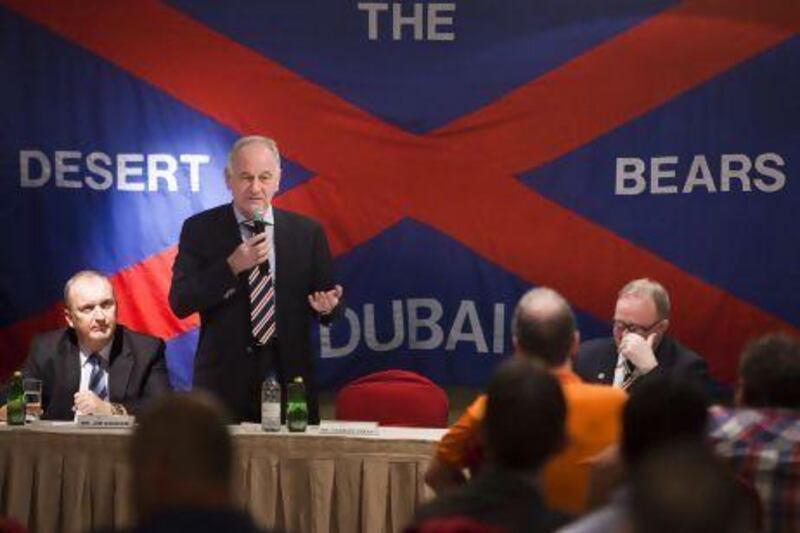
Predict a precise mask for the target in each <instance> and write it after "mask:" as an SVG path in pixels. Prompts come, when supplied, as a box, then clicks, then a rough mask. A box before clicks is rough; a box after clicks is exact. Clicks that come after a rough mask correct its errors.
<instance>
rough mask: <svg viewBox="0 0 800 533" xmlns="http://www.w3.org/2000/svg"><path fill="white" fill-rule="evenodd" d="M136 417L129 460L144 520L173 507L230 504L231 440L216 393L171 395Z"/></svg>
mask: <svg viewBox="0 0 800 533" xmlns="http://www.w3.org/2000/svg"><path fill="white" fill-rule="evenodd" d="M137 422H138V425H137V427H136V429H135V431H134V434H133V442H132V445H131V459H132V466H133V492H134V498H135V504H136V509H137V512H138V514H139V517H140V519H146V518H148V517H150V516H152V515H153V514H154V513H157V512H159V511H163V510H166V509H169V508H181V507H213V508H218V507H226V506H229V505H231V471H232V465H231V463H232V460H233V459H232V441H231V437H230V434H229V433H228V428H227V427H226V423H227V422H228V420H227V415H226V414H225V411H224V409H223V408H222V407H221V406H220V404H219V403H218V402H217V401H216V400H215V399H214V398H213V397H212V396H210V395H208V394H205V393H200V392H193V393H188V394H176V395H171V396H167V397H165V398H163V399H161V400H159V401H157V402H156V403H154V404H152V405H151V406H150V407H149V408H148V409H147V410H146V411H145V412H144V413H142V414H141V415H140V416H138V417H137Z"/></svg>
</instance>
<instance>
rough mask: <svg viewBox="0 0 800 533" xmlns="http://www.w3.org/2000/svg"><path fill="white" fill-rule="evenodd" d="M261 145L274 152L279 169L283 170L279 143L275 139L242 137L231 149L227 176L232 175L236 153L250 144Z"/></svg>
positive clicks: (256, 136)
mask: <svg viewBox="0 0 800 533" xmlns="http://www.w3.org/2000/svg"><path fill="white" fill-rule="evenodd" d="M253 143H259V144H263V145H264V146H265V147H266V148H267V150H269V151H270V152H272V155H273V156H275V162H276V163H278V168H279V169H280V168H281V154H280V152H279V151H278V143H276V142H275V141H274V140H273V139H270V138H269V137H264V136H263V135H247V136H245V137H240V138H239V140H237V141H236V142H235V143H233V146H232V147H231V150H230V152H228V162H227V163H226V164H225V175H226V176H230V175H231V169H232V168H233V158H234V157H235V156H236V153H237V152H238V151H239V150H241V149H242V148H244V147H245V146H247V145H248V144H253Z"/></svg>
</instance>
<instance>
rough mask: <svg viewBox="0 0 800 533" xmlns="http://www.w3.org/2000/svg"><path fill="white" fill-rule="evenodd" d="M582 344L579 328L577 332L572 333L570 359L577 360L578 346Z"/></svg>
mask: <svg viewBox="0 0 800 533" xmlns="http://www.w3.org/2000/svg"><path fill="white" fill-rule="evenodd" d="M580 345H581V332H580V331H578V330H577V329H576V330H575V333H573V334H572V346H570V348H569V358H570V360H573V361H574V360H575V356H576V355H578V346H580Z"/></svg>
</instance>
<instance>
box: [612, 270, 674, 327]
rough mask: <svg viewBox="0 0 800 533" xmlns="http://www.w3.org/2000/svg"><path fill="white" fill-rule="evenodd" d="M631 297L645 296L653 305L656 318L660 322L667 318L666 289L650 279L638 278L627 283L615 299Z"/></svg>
mask: <svg viewBox="0 0 800 533" xmlns="http://www.w3.org/2000/svg"><path fill="white" fill-rule="evenodd" d="M632 295H635V296H647V297H648V298H650V299H651V300H652V301H653V303H654V304H655V306H656V312H657V313H658V317H659V318H660V319H662V320H664V319H666V318H669V314H670V310H671V307H670V303H669V293H667V289H665V288H664V286H663V285H662V284H660V283H659V282H657V281H655V280H652V279H650V278H640V279H635V280H633V281H629V282H628V283H626V284H625V286H624V287H622V289H621V290H620V291H619V294H618V295H617V299H620V298H622V297H623V296H632Z"/></svg>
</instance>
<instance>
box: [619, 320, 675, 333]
mask: <svg viewBox="0 0 800 533" xmlns="http://www.w3.org/2000/svg"><path fill="white" fill-rule="evenodd" d="M663 321H664V319H663V318H659V319H658V320H656V321H655V322H653V323H652V324H650V325H649V326H641V325H639V324H631V323H629V322H624V321H622V320H614V322H612V324H613V327H614V333H636V334H637V335H640V336H642V337H646V336H647V334H648V333H649V332H650V331H651V330H653V329H655V327H656V326H658V325H659V324H661V323H662V322H663Z"/></svg>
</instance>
